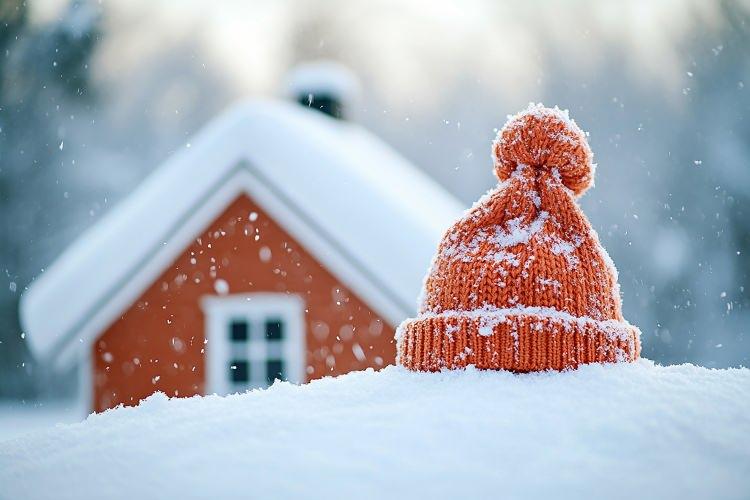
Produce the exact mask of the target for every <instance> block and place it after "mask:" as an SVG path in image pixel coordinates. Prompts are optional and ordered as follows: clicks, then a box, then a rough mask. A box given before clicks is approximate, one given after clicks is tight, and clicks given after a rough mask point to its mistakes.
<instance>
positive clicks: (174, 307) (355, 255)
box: [21, 101, 461, 411]
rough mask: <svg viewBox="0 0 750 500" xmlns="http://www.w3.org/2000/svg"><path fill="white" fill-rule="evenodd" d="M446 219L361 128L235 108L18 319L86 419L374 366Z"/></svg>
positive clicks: (81, 245)
mask: <svg viewBox="0 0 750 500" xmlns="http://www.w3.org/2000/svg"><path fill="white" fill-rule="evenodd" d="M460 211H461V207H460V205H459V204H458V203H457V202H456V201H455V200H454V199H453V198H452V197H451V196H449V195H448V194H447V193H446V192H445V191H444V190H443V189H442V188H440V187H439V186H438V185H436V184H435V183H434V182H433V181H432V180H430V179H429V178H428V177H427V176H425V175H424V174H422V173H421V172H420V171H419V170H417V169H416V168H415V167H413V166H412V165H410V164H409V163H408V162H406V161H405V160H404V159H403V158H401V157H400V156H398V155H397V154H396V153H395V152H394V151H393V150H391V149H390V148H389V147H388V146H387V145H385V144H384V143H383V142H381V141H379V140H378V139H376V138H375V137H373V136H372V135H371V134H369V133H367V132H366V131H364V130H363V129H361V128H360V127H357V126H355V125H352V124H348V123H346V122H342V121H339V120H334V119H332V118H330V117H327V116H325V115H323V114H321V113H317V112H315V111H311V110H307V109H304V108H302V107H300V106H297V105H294V104H290V103H284V102H271V101H254V102H247V103H244V104H241V105H238V106H236V107H235V108H234V109H232V110H230V111H229V112H228V113H226V114H225V115H223V116H221V117H220V118H219V119H217V120H216V121H214V122H213V123H211V124H210V125H209V126H208V127H206V129H205V130H204V131H202V132H201V133H200V134H198V136H197V137H195V138H194V139H193V140H191V141H190V144H189V146H186V147H185V148H184V149H183V150H181V151H180V152H178V153H176V154H175V155H174V156H173V157H172V158H171V159H169V160H168V161H167V162H166V163H165V164H164V165H162V166H160V167H159V168H157V169H156V170H155V171H154V173H153V174H152V175H151V176H150V177H148V178H147V179H146V180H145V181H144V182H143V184H142V185H141V186H140V187H139V188H138V189H137V190H136V191H135V192H133V193H132V194H131V195H130V196H129V197H127V198H126V199H125V200H124V201H123V202H122V203H120V204H119V205H118V206H117V207H115V208H114V209H112V210H111V212H110V213H108V214H106V215H105V216H104V217H103V218H102V220H101V221H100V222H98V223H97V224H96V225H95V226H94V227H92V228H91V229H90V230H89V231H88V232H86V233H85V234H84V235H83V236H82V237H80V238H79V239H78V240H77V241H76V242H75V243H74V244H73V245H72V246H71V247H70V248H69V249H68V250H67V251H65V252H64V253H63V254H62V255H61V256H60V258H59V259H58V260H57V261H56V262H54V264H53V265H52V266H51V267H50V268H49V269H47V270H46V271H44V272H43V273H42V274H41V276H39V277H38V278H37V279H36V280H35V281H34V282H33V283H32V285H31V286H30V287H29V289H28V290H27V291H26V292H25V293H24V295H23V297H22V300H21V319H22V322H23V325H24V329H25V332H26V334H27V338H28V340H29V342H30V345H31V348H32V350H33V352H34V353H35V355H36V356H37V357H38V358H39V359H41V360H44V361H46V364H47V366H50V367H51V369H52V370H63V369H66V368H67V369H70V368H71V367H72V366H73V365H77V366H78V369H79V371H80V375H81V376H80V385H79V393H80V396H81V404H82V405H83V406H84V407H85V408H86V409H87V410H95V411H102V410H104V409H107V408H111V407H113V406H116V405H118V404H125V405H130V404H137V403H138V401H139V400H141V399H142V398H145V397H147V396H148V395H150V394H151V393H153V392H155V391H163V392H165V393H166V394H168V395H170V396H191V395H195V394H207V393H218V394H226V393H231V392H236V391H242V390H245V389H248V388H255V387H265V386H267V385H268V384H270V383H272V382H273V380H274V379H277V378H278V379H283V380H289V381H292V382H300V383H301V382H305V381H308V380H310V379H314V378H318V377H322V376H325V375H336V374H342V373H345V372H348V371H350V370H358V369H363V368H366V367H375V368H377V367H381V366H384V365H387V364H389V363H391V362H393V360H394V351H395V349H394V346H393V332H394V328H395V326H396V325H397V324H398V323H399V322H400V321H401V319H402V318H404V317H407V316H408V315H409V314H411V313H413V311H414V309H415V304H414V303H413V302H414V297H416V296H417V295H418V292H419V289H420V285H421V282H422V277H423V273H424V270H425V269H426V268H427V266H428V265H429V260H430V258H431V257H432V253H433V252H434V248H435V246H436V245H437V243H438V241H439V239H440V237H441V235H442V232H443V230H444V229H445V228H446V227H447V225H448V224H449V223H450V222H451V221H452V220H453V219H454V218H455V217H457V216H458V214H459V213H460Z"/></svg>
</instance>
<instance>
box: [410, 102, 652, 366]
mask: <svg viewBox="0 0 750 500" xmlns="http://www.w3.org/2000/svg"><path fill="white" fill-rule="evenodd" d="M493 159H494V163H495V174H496V175H497V177H498V179H499V180H500V181H501V182H500V184H499V185H498V186H497V187H496V188H495V189H492V190H490V191H489V192H488V193H487V194H486V195H484V196H483V197H482V198H481V199H480V200H479V201H478V202H477V203H475V204H474V206H473V207H472V208H471V209H470V210H468V211H467V212H466V213H465V214H464V215H463V217H461V218H460V219H459V220H458V221H456V222H455V223H454V224H453V226H451V228H450V229H448V231H447V232H446V234H445V236H444V237H443V240H442V242H441V243H440V246H439V248H438V252H437V254H436V255H435V258H434V259H433V262H432V266H431V268H430V270H429V271H428V274H427V276H426V278H425V283H424V289H423V292H422V299H421V304H420V307H419V315H418V316H417V317H416V318H413V319H408V320H406V321H404V322H403V323H402V324H401V326H399V328H398V331H397V334H396V336H397V350H398V363H399V364H401V365H403V366H405V367H407V368H409V369H412V370H422V371H436V370H440V369H443V368H461V367H465V366H467V365H475V366H476V367H477V368H488V369H504V370H512V371H518V372H527V371H536V370H547V369H554V370H563V369H567V368H575V367H577V366H578V365H580V364H582V363H592V362H616V361H634V360H635V359H637V358H638V355H639V353H640V340H639V338H640V331H639V330H638V328H636V327H635V326H633V325H631V324H629V323H628V322H627V321H625V319H623V317H622V312H621V305H620V290H619V285H618V284H617V270H616V269H615V266H614V264H613V263H612V261H611V260H610V258H609V255H607V252H606V251H605V250H604V248H603V247H602V246H601V244H600V243H599V238H598V236H597V234H596V232H595V231H594V229H593V228H592V227H591V224H590V223H589V221H588V220H587V219H586V216H585V215H584V214H583V212H582V211H581V209H580V208H579V207H578V204H577V203H576V201H575V198H576V197H578V196H580V195H581V194H582V193H583V192H584V191H586V189H588V188H589V187H590V186H591V184H592V183H593V178H594V167H595V165H594V163H593V162H592V159H593V157H592V153H591V150H590V149H589V146H588V143H587V142H586V136H585V135H584V133H583V132H582V131H581V129H579V128H578V126H577V125H576V123H575V122H574V121H573V120H571V119H570V118H569V117H568V112H567V111H561V110H560V109H558V108H557V107H555V108H554V109H550V108H545V107H543V106H542V105H541V104H530V105H529V107H528V108H527V109H526V110H525V111H523V112H521V113H519V114H517V115H515V116H511V117H509V118H508V122H507V123H506V124H505V126H504V127H503V129H502V130H501V131H500V133H499V134H498V136H497V139H496V140H495V142H494V144H493Z"/></svg>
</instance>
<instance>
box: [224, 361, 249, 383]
mask: <svg viewBox="0 0 750 500" xmlns="http://www.w3.org/2000/svg"><path fill="white" fill-rule="evenodd" d="M229 380H231V381H232V382H234V383H247V382H249V381H250V364H249V363H248V362H247V361H242V360H235V361H232V362H231V363H229Z"/></svg>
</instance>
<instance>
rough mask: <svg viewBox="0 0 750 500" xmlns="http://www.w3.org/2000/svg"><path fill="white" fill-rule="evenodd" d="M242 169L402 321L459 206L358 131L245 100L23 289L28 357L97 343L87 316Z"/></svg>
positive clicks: (298, 110) (286, 107) (298, 109)
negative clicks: (304, 221) (301, 216)
mask: <svg viewBox="0 0 750 500" xmlns="http://www.w3.org/2000/svg"><path fill="white" fill-rule="evenodd" d="M243 162H244V163H249V164H251V165H252V166H253V167H254V168H255V169H257V170H258V171H259V172H260V173H261V174H262V175H263V176H264V177H265V178H266V179H267V182H268V183H269V184H270V185H271V186H272V187H273V188H274V189H276V190H277V191H278V192H279V193H280V194H281V195H283V196H284V197H285V198H286V199H288V200H292V201H293V202H294V203H296V204H297V205H298V207H299V208H300V210H301V211H303V212H304V213H305V214H306V216H307V217H308V218H309V219H311V220H313V221H316V222H317V223H318V224H319V225H320V226H322V227H324V228H325V230H326V231H327V233H328V235H329V236H330V238H331V239H332V243H333V244H335V245H337V246H338V247H340V248H343V249H345V251H346V252H347V254H348V255H350V256H355V257H356V259H357V260H358V265H359V266H360V267H361V269H363V270H365V271H367V272H368V273H369V275H370V276H374V277H376V278H377V279H378V280H379V283H378V285H377V287H378V288H379V289H381V291H382V292H383V293H387V294H389V295H390V297H392V299H393V300H394V301H397V304H394V307H393V308H392V309H394V310H395V312H392V311H391V310H388V311H384V312H385V313H387V314H390V315H391V316H393V317H392V318H387V319H390V320H392V321H394V322H397V321H398V319H397V318H401V317H403V316H406V315H408V314H411V313H412V312H413V310H414V306H413V304H414V297H416V296H417V295H418V293H419V290H420V287H421V284H422V279H423V272H424V269H425V268H426V267H427V265H428V264H429V262H430V259H431V258H432V256H433V254H434V252H435V248H436V247H437V244H438V242H439V241H440V238H441V237H442V235H443V232H444V230H445V228H446V227H447V226H448V225H449V224H450V223H451V222H452V221H453V220H454V219H455V218H457V217H458V216H459V215H460V214H461V212H462V211H463V208H464V207H462V206H461V205H460V203H459V202H458V201H457V200H456V199H455V198H453V197H452V196H451V195H450V194H448V192H447V191H446V190H445V189H443V188H441V187H440V186H439V185H438V184H437V183H436V182H435V181H433V180H432V179H430V178H429V177H428V176H427V175H426V174H424V173H423V172H421V171H420V170H419V169H417V168H416V167H415V166H413V165H412V164H410V163H409V162H408V161H407V160H405V159H404V158H402V157H401V156H400V155H399V154H398V153H396V152H395V151H394V150H393V149H391V148H390V147H389V146H388V145H387V144H385V143H384V142H382V141H381V140H379V139H378V138H377V137H375V136H374V135H372V134H370V133H368V132H367V131H366V130H364V129H363V128H361V127H359V126H357V125H354V124H350V123H346V122H342V121H340V120H334V119H331V118H329V117H326V116H324V115H323V114H322V113H319V112H317V111H313V110H309V109H305V108H304V107H302V106H299V105H297V104H292V103H287V102H283V101H271V100H249V101H246V102H242V103H239V104H237V105H235V106H234V107H232V108H231V109H230V110H229V111H227V112H226V113H224V114H223V115H221V116H220V117H219V118H217V119H216V120H214V121H213V122H212V123H210V124H209V125H208V126H206V127H205V129H204V130H202V131H201V132H200V133H199V134H198V135H197V136H196V137H194V138H192V139H191V140H190V143H189V147H188V146H186V147H185V148H184V149H182V150H180V151H179V152H177V153H175V154H174V155H173V156H172V157H171V158H170V159H169V160H168V161H166V162H165V163H164V164H163V165H161V166H159V167H158V168H157V169H156V170H155V171H154V172H153V173H152V174H151V175H150V176H149V177H148V178H147V179H146V180H145V181H144V182H143V183H142V184H141V185H140V186H139V187H138V188H137V189H136V190H135V191H134V192H133V193H131V194H130V195H129V196H128V197H126V198H125V199H124V200H123V201H122V202H121V203H120V204H118V205H117V206H116V207H114V208H113V209H112V210H110V211H109V213H107V214H106V215H105V216H104V217H103V218H102V219H101V220H100V221H98V222H97V224H95V225H94V226H93V227H92V228H91V229H90V230H88V231H87V232H86V233H85V234H83V235H82V236H81V237H80V238H78V239H77V240H76V241H75V242H74V244H73V245H71V246H70V247H69V248H68V249H67V250H66V251H65V252H64V253H63V254H62V255H61V256H60V258H58V259H57V260H56V261H55V262H54V263H53V264H52V266H50V268H49V269H47V270H45V271H44V272H43V273H42V274H41V276H39V277H38V278H37V279H36V280H35V281H34V282H33V283H32V284H31V285H30V287H29V289H28V290H27V291H26V292H25V293H24V294H23V295H22V297H21V304H20V313H21V320H22V323H23V326H24V328H25V330H26V333H27V334H28V335H27V338H28V339H29V343H30V346H31V348H32V350H33V351H34V353H35V354H36V355H37V356H38V357H39V358H42V359H46V358H53V357H55V356H58V355H59V354H60V351H61V350H62V349H63V348H64V347H66V346H67V347H69V346H70V345H71V344H72V343H73V342H78V339H79V338H82V337H85V338H83V340H82V341H81V343H85V342H87V341H90V340H91V339H92V338H93V336H94V335H98V334H99V333H101V329H100V328H93V327H91V326H90V323H91V321H92V320H91V318H92V317H93V315H95V314H97V313H98V312H99V311H101V310H102V309H104V308H105V306H106V305H108V304H109V303H110V302H113V301H114V299H112V297H114V296H116V294H117V293H119V292H118V290H121V289H122V288H123V284H124V283H127V282H129V280H131V279H132V276H133V274H134V273H135V272H136V271H138V270H139V269H142V268H143V267H144V265H145V264H144V262H148V261H149V259H152V258H153V254H154V253H155V251H156V250H155V249H158V248H160V247H161V246H163V245H164V244H165V242H168V240H169V238H170V234H171V231H173V230H174V228H175V227H177V226H179V225H180V224H181V223H182V221H183V220H184V219H185V218H186V217H187V216H189V214H191V213H192V211H194V210H195V205H196V203H198V202H199V201H200V200H203V199H205V198H206V197H208V196H210V195H211V193H212V191H213V190H216V189H217V185H219V184H220V183H221V182H224V181H223V179H225V177H227V175H229V174H230V173H231V172H232V171H233V169H236V167H237V165H238V164H242V163H243ZM202 229H203V228H200V229H198V230H197V231H196V236H197V235H198V234H200V230H202ZM180 250H181V249H180ZM344 278H345V277H344ZM339 279H342V280H343V278H342V277H341V276H339ZM148 285H150V283H148ZM355 291H358V290H355ZM136 297H137V296H136ZM130 303H132V301H131V302H128V303H127V304H128V305H129V304H130ZM121 312H122V311H121V310H116V311H113V312H112V314H110V316H111V318H104V319H100V320H99V323H100V324H101V325H104V326H106V325H108V324H109V323H110V322H111V320H112V319H114V318H115V317H117V315H118V314H120V313H121ZM379 312H380V311H379ZM381 314H383V312H381ZM81 332H87V333H81Z"/></svg>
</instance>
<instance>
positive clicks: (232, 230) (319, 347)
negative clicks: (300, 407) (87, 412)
mask: <svg viewBox="0 0 750 500" xmlns="http://www.w3.org/2000/svg"><path fill="white" fill-rule="evenodd" d="M252 212H255V213H256V214H257V219H256V220H255V221H251V220H250V217H249V215H250V214H251V213H252ZM256 236H257V238H256ZM264 247H265V248H267V249H270V251H271V258H270V260H268V261H267V262H264V261H263V260H262V259H261V253H264V254H266V255H267V250H262V249H264ZM216 279H223V280H225V281H226V282H227V283H228V284H229V293H230V294H233V293H248V292H290V293H294V294H299V295H301V296H302V298H303V299H304V300H305V303H306V328H307V365H306V367H305V368H306V370H307V373H308V380H309V379H314V378H319V377H323V376H325V375H338V374H342V373H346V372H348V371H351V370H360V369H363V368H367V367H375V368H378V367H380V366H384V365H387V364H391V363H393V361H394V356H395V348H394V344H393V331H394V329H393V327H392V326H391V325H389V324H387V323H385V322H384V321H383V319H382V318H380V317H379V316H378V315H377V314H376V313H375V312H373V311H372V310H371V309H370V308H369V307H368V306H367V305H366V304H365V302H363V301H362V299H360V298H359V297H357V296H356V295H355V294H354V293H353V292H352V291H351V290H349V289H348V288H346V287H345V286H343V285H342V284H341V283H340V282H339V281H338V280H337V279H336V278H335V277H334V276H333V275H332V274H331V273H330V272H329V271H328V270H327V269H326V268H324V267H323V266H322V265H321V264H320V263H319V262H318V261H316V260H315V259H314V258H313V257H312V255H310V254H309V253H308V252H307V251H306V250H305V249H304V248H303V247H302V246H301V245H300V244H298V243H297V242H296V241H295V240H294V239H293V238H292V237H291V236H290V235H289V234H288V233H287V232H286V231H284V229H283V228H281V227H280V226H279V225H278V224H276V223H275V222H274V221H273V220H271V219H270V218H269V217H268V216H267V214H266V213H265V212H264V211H263V210H262V209H261V208H260V207H259V206H258V205H256V204H255V203H254V202H253V201H252V200H251V199H250V198H248V197H247V196H244V195H243V196H240V197H239V198H237V199H236V200H235V201H234V202H232V203H231V204H230V205H229V207H227V209H226V210H225V211H224V213H222V214H221V215H220V216H219V217H218V218H217V219H216V221H214V222H213V223H212V224H211V225H210V227H209V228H208V229H206V230H205V231H204V232H203V233H201V234H200V236H199V237H198V238H196V240H195V241H194V242H193V243H192V244H191V245H190V246H189V247H188V248H186V249H185V251H184V252H183V253H182V254H181V255H180V256H179V257H178V258H177V259H176V260H175V262H174V263H173V264H172V265H171V266H169V267H168V268H167V269H166V270H165V271H164V273H163V274H162V275H161V276H159V277H158V278H157V279H156V281H154V283H153V284H152V285H151V286H149V288H148V289H147V290H146V291H144V292H143V294H142V295H141V296H140V298H138V300H136V301H135V303H134V304H132V305H131V306H130V308H128V310H127V311H125V312H124V314H123V315H122V316H121V317H120V318H119V319H118V320H117V321H115V322H114V323H113V324H112V325H111V326H110V327H109V328H107V330H106V331H104V332H103V333H102V335H101V336H100V337H99V339H98V340H97V341H96V342H95V343H94V344H93V346H92V350H93V353H92V354H93V359H94V362H93V407H94V408H93V409H95V410H96V411H103V410H105V409H107V408H111V407H113V406H116V405H118V404H120V403H123V404H126V405H132V404H137V403H138V401H140V400H141V399H143V398H145V397H147V396H148V395H150V394H152V393H153V392H155V391H162V392H164V393H166V394H167V395H169V396H192V395H195V394H202V393H203V391H204V380H205V361H204V353H203V344H204V318H203V313H202V311H201V307H200V299H201V297H203V296H205V295H216V292H215V291H214V282H215V280H216ZM337 337H338V338H337ZM355 344H359V346H361V348H362V350H363V351H364V353H365V359H364V360H363V361H358V360H357V357H356V356H355V354H354V351H353V350H352V349H353V347H354V345H355ZM355 349H356V348H355Z"/></svg>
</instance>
